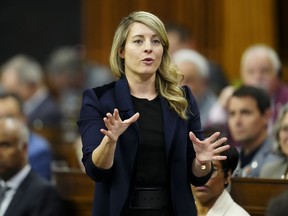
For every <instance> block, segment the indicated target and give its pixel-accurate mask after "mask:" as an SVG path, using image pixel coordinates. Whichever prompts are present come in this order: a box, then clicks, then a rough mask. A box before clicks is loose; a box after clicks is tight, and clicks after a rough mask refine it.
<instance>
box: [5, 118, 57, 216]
mask: <svg viewBox="0 0 288 216" xmlns="http://www.w3.org/2000/svg"><path fill="white" fill-rule="evenodd" d="M28 140H29V130H28V127H27V126H26V125H25V124H24V123H23V122H21V121H19V120H17V119H15V118H5V117H4V118H0V189H1V190H2V191H5V192H2V193H3V194H2V199H1V201H0V215H4V216H12V215H13V216H22V215H31V216H32V215H35V216H36V215H39V216H40V215H41V216H44V215H46V216H48V215H53V216H58V215H59V216H60V215H62V214H61V211H62V209H61V201H60V199H59V196H58V194H57V192H56V190H55V189H54V188H53V187H52V186H51V185H50V184H49V183H48V182H47V181H45V180H44V179H43V178H40V177H39V176H38V175H37V174H35V173H34V172H33V171H32V170H31V166H30V165H29V163H28V160H27V151H28V145H29V141H28ZM4 188H5V190H4Z"/></svg>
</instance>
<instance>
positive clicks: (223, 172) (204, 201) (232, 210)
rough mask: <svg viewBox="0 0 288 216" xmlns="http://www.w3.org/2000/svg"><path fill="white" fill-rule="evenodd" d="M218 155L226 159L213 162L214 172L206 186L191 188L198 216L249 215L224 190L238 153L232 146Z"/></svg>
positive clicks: (235, 163) (229, 181)
mask: <svg viewBox="0 0 288 216" xmlns="http://www.w3.org/2000/svg"><path fill="white" fill-rule="evenodd" d="M220 155H221V156H226V157H227V159H226V160H222V161H214V162H213V167H214V172H213V174H212V176H211V178H210V180H209V181H208V182H207V183H206V185H204V186H201V187H195V186H192V191H193V195H194V197H195V200H196V207H197V211H198V215H199V216H201V215H203V216H204V215H205V216H212V215H221V216H231V215H233V216H248V215H249V214H248V213H247V212H246V211H245V210H244V209H243V208H242V207H241V206H239V205H238V204H237V203H235V202H234V200H233V199H232V197H231V196H230V194H229V193H228V191H227V190H226V188H227V186H228V185H229V184H230V183H231V177H232V174H233V171H234V170H235V168H236V166H237V163H238V158H239V155H238V151H237V149H236V148H235V147H234V146H230V148H229V149H228V150H226V151H224V152H222V153H221V154H220Z"/></svg>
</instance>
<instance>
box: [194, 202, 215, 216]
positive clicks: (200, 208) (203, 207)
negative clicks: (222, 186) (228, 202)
mask: <svg viewBox="0 0 288 216" xmlns="http://www.w3.org/2000/svg"><path fill="white" fill-rule="evenodd" d="M215 201H216V200H208V201H207V202H200V201H199V200H196V201H195V204H196V208H197V212H198V216H206V215H207V213H208V211H209V210H210V209H211V208H212V206H213V205H214V203H215Z"/></svg>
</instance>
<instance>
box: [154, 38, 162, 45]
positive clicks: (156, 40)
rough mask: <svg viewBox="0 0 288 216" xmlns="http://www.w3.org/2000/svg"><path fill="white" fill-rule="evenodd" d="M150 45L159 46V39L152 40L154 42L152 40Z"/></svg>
mask: <svg viewBox="0 0 288 216" xmlns="http://www.w3.org/2000/svg"><path fill="white" fill-rule="evenodd" d="M152 43H153V44H160V43H161V41H160V40H159V39H154V40H152Z"/></svg>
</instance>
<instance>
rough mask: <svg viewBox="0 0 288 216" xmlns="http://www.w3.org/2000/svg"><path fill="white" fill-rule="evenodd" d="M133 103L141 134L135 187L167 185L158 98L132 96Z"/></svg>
mask: <svg viewBox="0 0 288 216" xmlns="http://www.w3.org/2000/svg"><path fill="white" fill-rule="evenodd" d="M133 103H134V108H135V111H136V112H139V113H140V117H139V119H138V121H137V123H138V126H139V130H140V136H141V138H140V139H141V143H140V146H139V152H138V161H137V170H136V187H165V186H167V185H168V183H167V179H168V176H167V158H166V153H165V145H164V134H163V116H162V109H161V103H160V98H159V97H156V98H155V99H153V100H151V101H149V100H148V99H140V98H136V97H133Z"/></svg>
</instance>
